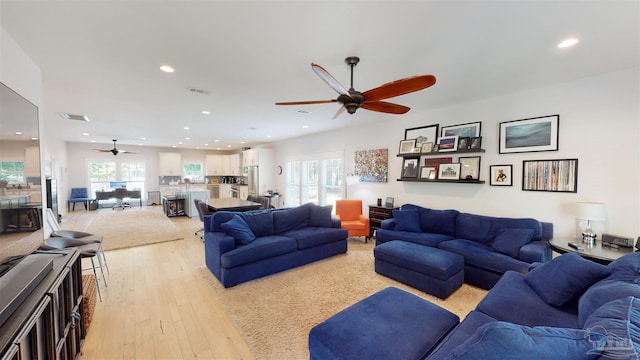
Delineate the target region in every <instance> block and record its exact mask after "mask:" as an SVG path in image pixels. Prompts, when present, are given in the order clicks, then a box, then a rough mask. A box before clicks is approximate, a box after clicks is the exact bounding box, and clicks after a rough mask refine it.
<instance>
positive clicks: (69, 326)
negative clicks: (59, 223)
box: [0, 248, 86, 360]
mask: <svg viewBox="0 0 640 360" xmlns="http://www.w3.org/2000/svg"><path fill="white" fill-rule="evenodd" d="M34 257H35V261H34V263H46V262H47V261H49V260H50V263H51V268H50V270H48V272H46V275H44V277H42V279H41V280H40V281H39V282H38V283H37V284H36V285H34V286H33V287H32V290H31V292H30V293H29V294H28V295H26V296H25V297H24V300H23V301H22V302H21V303H20V305H19V306H18V307H16V308H15V310H14V311H13V312H11V313H10V315H9V316H8V317H7V318H6V321H4V323H2V325H1V326H0V359H12V360H13V359H79V358H80V351H81V349H82V345H83V344H84V339H85V335H86V329H85V326H84V321H82V314H83V306H84V298H83V295H82V269H81V261H80V256H79V251H78V250H77V249H75V248H72V249H66V250H55V251H38V252H36V253H33V254H31V255H27V258H30V259H29V260H33V259H34ZM23 261H25V260H23ZM17 266H19V264H18V265H16V267H17ZM10 271H12V270H10ZM27 271H28V269H27Z"/></svg>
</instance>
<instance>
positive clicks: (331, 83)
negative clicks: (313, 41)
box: [311, 63, 351, 96]
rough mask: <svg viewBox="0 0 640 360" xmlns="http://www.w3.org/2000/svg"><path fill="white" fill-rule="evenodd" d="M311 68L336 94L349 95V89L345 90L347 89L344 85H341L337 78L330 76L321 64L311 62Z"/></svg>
mask: <svg viewBox="0 0 640 360" xmlns="http://www.w3.org/2000/svg"><path fill="white" fill-rule="evenodd" d="M311 68H312V69H313V71H314V72H315V73H316V74H318V76H320V79H322V81H324V82H325V83H327V85H329V86H331V88H332V89H333V90H335V91H336V92H337V93H338V94H340V95H347V96H351V95H350V94H349V91H347V89H345V88H344V86H342V84H340V83H339V82H338V80H336V79H334V78H333V76H331V74H329V72H328V71H327V70H325V69H324V68H323V67H322V66H320V65H318V64H314V63H311Z"/></svg>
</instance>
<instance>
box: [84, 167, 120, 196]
mask: <svg viewBox="0 0 640 360" xmlns="http://www.w3.org/2000/svg"><path fill="white" fill-rule="evenodd" d="M116 180H117V179H116V163H115V162H114V161H90V162H89V194H95V192H96V191H105V190H109V189H110V186H109V182H110V181H116Z"/></svg>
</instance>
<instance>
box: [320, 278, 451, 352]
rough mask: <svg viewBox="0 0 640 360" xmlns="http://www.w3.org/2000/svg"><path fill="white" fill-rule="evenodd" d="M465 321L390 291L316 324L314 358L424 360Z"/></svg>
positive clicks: (433, 306) (437, 308)
mask: <svg viewBox="0 0 640 360" xmlns="http://www.w3.org/2000/svg"><path fill="white" fill-rule="evenodd" d="M459 321H460V319H459V318H458V316H456V315H455V314H453V313H450V312H449V311H447V310H445V309H443V308H441V307H439V306H437V305H435V304H432V303H430V302H428V301H426V300H424V299H421V298H419V297H418V296H415V295H413V294H411V293H408V292H406V291H404V290H400V289H398V288H394V287H389V288H386V289H384V290H381V291H379V292H377V293H375V294H373V295H371V296H369V297H368V298H366V299H364V300H361V301H359V302H357V303H355V304H353V305H351V306H350V307H348V308H346V309H345V310H342V311H341V312H339V313H337V314H336V315H334V316H332V317H330V318H329V319H327V320H326V321H324V322H323V323H321V324H318V325H316V326H315V327H314V328H313V329H311V331H310V332H309V354H310V358H311V359H322V360H327V359H358V360H362V359H423V358H424V357H426V356H427V355H428V354H429V353H430V352H431V351H432V350H433V349H434V348H435V346H436V345H437V344H438V343H439V342H440V340H442V339H443V338H444V337H445V336H446V335H447V334H448V333H449V331H451V329H453V328H454V327H455V326H456V325H457V324H458V322H459Z"/></svg>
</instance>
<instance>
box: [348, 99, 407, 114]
mask: <svg viewBox="0 0 640 360" xmlns="http://www.w3.org/2000/svg"><path fill="white" fill-rule="evenodd" d="M360 107H361V108H363V109H367V110H371V111H378V112H383V113H389V114H404V113H406V112H407V111H409V110H411V108H410V107H408V106H404V105H398V104H394V103H390V102H386V101H367V102H365V103H364V104H362V105H360Z"/></svg>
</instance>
